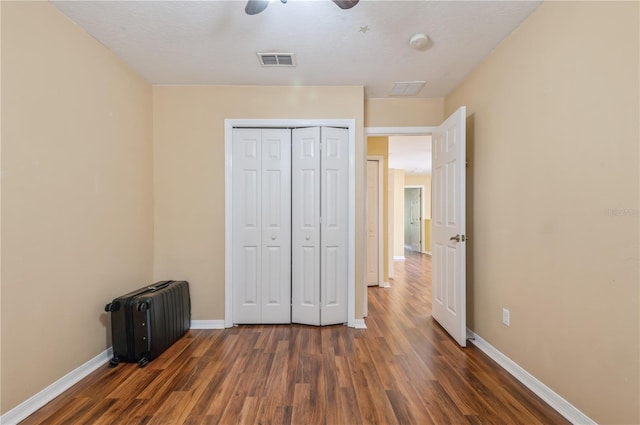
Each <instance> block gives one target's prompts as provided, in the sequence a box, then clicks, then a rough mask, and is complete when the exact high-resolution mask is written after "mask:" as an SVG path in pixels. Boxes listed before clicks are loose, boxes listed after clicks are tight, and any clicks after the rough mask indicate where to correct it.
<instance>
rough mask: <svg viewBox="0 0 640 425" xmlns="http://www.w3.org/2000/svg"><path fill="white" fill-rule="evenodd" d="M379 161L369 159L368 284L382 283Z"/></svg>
mask: <svg viewBox="0 0 640 425" xmlns="http://www.w3.org/2000/svg"><path fill="white" fill-rule="evenodd" d="M378 180H379V176H378V161H372V160H368V161H367V285H368V286H377V285H379V284H380V277H379V269H380V252H379V244H380V240H379V239H378V238H379V227H380V217H379V215H380V205H379V204H378V203H379V202H380V200H379V199H378V197H379V191H380V189H379V187H378Z"/></svg>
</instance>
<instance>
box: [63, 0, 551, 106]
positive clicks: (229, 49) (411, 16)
mask: <svg viewBox="0 0 640 425" xmlns="http://www.w3.org/2000/svg"><path fill="white" fill-rule="evenodd" d="M52 3H53V4H54V5H55V6H56V7H57V8H58V9H59V10H61V11H62V13H64V14H65V15H67V16H68V17H69V18H70V19H71V20H73V21H74V22H76V23H77V24H78V25H79V26H80V27H82V28H84V29H85V30H86V31H87V32H88V33H89V34H91V35H92V36H93V37H95V38H96V39H97V40H99V41H100V42H101V43H102V44H104V45H105V46H107V47H108V48H109V49H111V50H112V51H113V52H114V53H115V54H116V55H117V56H119V57H120V58H121V59H122V60H124V61H125V62H126V63H127V64H129V66H130V67H131V68H133V69H134V70H136V71H137V72H138V73H139V74H140V75H142V76H143V77H144V78H145V79H146V80H147V81H149V82H150V83H152V84H222V85H236V84H238V85H363V86H364V87H365V95H366V97H368V98H379V97H388V95H389V92H390V90H391V88H392V85H393V82H394V81H415V80H424V81H426V83H427V84H426V86H425V88H424V89H423V90H422V91H421V92H420V93H419V94H418V97H442V96H445V95H447V94H448V93H449V92H450V91H451V90H452V89H453V88H454V87H455V86H456V85H458V84H459V83H460V82H461V81H462V80H463V79H464V77H465V76H466V75H467V74H468V73H469V72H470V71H471V70H472V69H473V68H474V67H476V66H477V65H478V64H479V63H480V62H481V61H482V59H483V58H485V57H486V56H487V55H488V54H489V53H490V52H491V51H492V50H493V49H494V48H495V47H496V46H497V45H498V44H499V43H500V42H501V41H502V40H503V39H504V38H505V37H506V36H507V35H509V34H510V33H511V32H512V31H513V30H514V29H515V28H516V27H517V26H518V25H519V24H520V23H521V22H522V21H523V20H524V19H525V18H526V17H527V16H528V15H529V14H531V12H533V10H535V9H536V8H537V7H538V6H539V5H540V4H541V3H542V1H541V0H536V1H491V2H489V1H470V2H466V1H425V0H420V1H399V0H395V1H375V0H361V1H360V3H359V4H357V5H356V6H355V7H353V8H352V9H350V10H341V9H340V8H338V7H337V6H336V5H335V4H334V3H333V2H331V1H328V0H315V1H314V0H289V1H288V3H286V4H282V3H281V2H279V1H274V2H271V3H270V4H269V6H268V7H267V9H266V10H265V11H264V12H262V13H260V14H258V15H255V16H248V15H246V14H245V12H244V6H245V2H244V1H240V0H238V1H221V0H217V1H77V0H75V1H52ZM418 32H424V33H425V34H427V35H428V36H429V37H430V39H431V41H430V43H429V45H428V48H427V49H426V50H424V51H418V50H414V49H412V48H411V47H410V46H409V43H408V42H409V39H410V38H411V36H412V35H413V34H414V33H418ZM265 51H270V52H293V53H295V55H296V61H297V66H296V67H295V68H265V67H262V66H260V65H259V63H258V59H257V56H256V53H257V52H265Z"/></svg>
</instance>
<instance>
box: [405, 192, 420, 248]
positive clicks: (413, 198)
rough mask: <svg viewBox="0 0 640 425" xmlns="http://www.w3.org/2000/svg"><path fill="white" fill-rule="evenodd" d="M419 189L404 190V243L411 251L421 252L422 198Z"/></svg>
mask: <svg viewBox="0 0 640 425" xmlns="http://www.w3.org/2000/svg"><path fill="white" fill-rule="evenodd" d="M421 192H422V191H421V190H420V189H419V188H415V187H412V188H406V189H405V190H404V204H405V243H406V244H407V245H408V246H409V248H410V249H411V250H413V251H418V252H419V251H421V243H422V196H421Z"/></svg>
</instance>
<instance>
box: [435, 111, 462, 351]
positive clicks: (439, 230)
mask: <svg viewBox="0 0 640 425" xmlns="http://www.w3.org/2000/svg"><path fill="white" fill-rule="evenodd" d="M465 131H466V108H465V107H464V106H463V107H461V108H460V109H458V110H457V111H456V112H455V113H453V114H452V115H451V116H450V117H449V118H447V120H446V121H445V122H444V123H443V124H442V125H441V126H440V127H438V128H437V130H435V131H434V132H433V168H432V169H433V177H432V179H433V180H432V188H433V216H432V221H431V226H432V227H431V228H432V241H433V243H432V245H433V247H432V254H433V257H432V258H433V260H432V267H433V296H432V299H433V301H432V310H433V318H434V319H435V320H437V321H438V323H440V324H441V325H442V327H443V328H444V329H445V330H446V331H447V332H448V333H449V334H450V335H451V336H452V337H453V338H454V339H455V340H456V342H457V343H458V344H460V345H461V346H462V347H464V346H466V267H465V258H466V245H465V240H466V235H465V161H466V137H465Z"/></svg>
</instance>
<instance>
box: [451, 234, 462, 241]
mask: <svg viewBox="0 0 640 425" xmlns="http://www.w3.org/2000/svg"><path fill="white" fill-rule="evenodd" d="M449 240H450V241H456V242H460V235H455V236H451V237H450V238H449Z"/></svg>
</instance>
